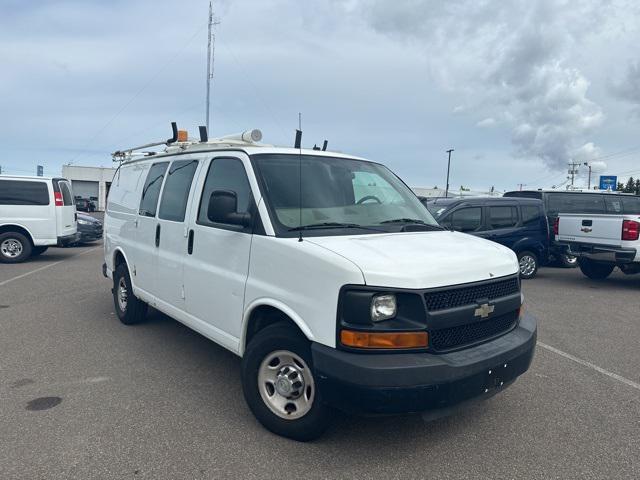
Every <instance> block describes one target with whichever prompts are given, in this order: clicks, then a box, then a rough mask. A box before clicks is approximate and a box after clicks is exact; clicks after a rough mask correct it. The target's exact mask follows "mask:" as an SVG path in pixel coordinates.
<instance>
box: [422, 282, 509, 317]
mask: <svg viewBox="0 0 640 480" xmlns="http://www.w3.org/2000/svg"><path fill="white" fill-rule="evenodd" d="M518 292H519V286H518V278H517V277H512V278H508V279H506V280H499V281H497V282H491V283H482V284H480V285H473V286H470V287H458V288H451V289H449V290H441V291H439V292H427V293H426V294H425V296H424V298H425V300H426V302H427V310H429V311H430V312H434V311H436V310H444V309H445V308H454V307H462V306H464V305H473V304H474V303H477V300H479V299H489V300H493V299H494V298H500V297H506V296H507V295H512V294H514V293H518Z"/></svg>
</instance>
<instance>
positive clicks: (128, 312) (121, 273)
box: [113, 263, 148, 325]
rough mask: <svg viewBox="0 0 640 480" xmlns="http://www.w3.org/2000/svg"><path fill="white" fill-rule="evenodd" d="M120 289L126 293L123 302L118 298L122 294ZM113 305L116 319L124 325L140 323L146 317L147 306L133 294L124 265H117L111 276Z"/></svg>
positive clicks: (127, 271) (127, 270) (129, 278)
mask: <svg viewBox="0 0 640 480" xmlns="http://www.w3.org/2000/svg"><path fill="white" fill-rule="evenodd" d="M121 282H122V283H121ZM120 287H122V288H124V291H125V293H126V296H125V298H124V302H121V301H120V298H119V296H120V295H121V294H122V292H121V290H120ZM113 304H114V306H115V308H116V314H117V315H118V318H119V319H120V321H121V322H122V323H124V324H125V325H134V324H136V323H140V322H142V321H144V319H145V318H146V316H147V308H148V305H147V304H146V303H145V302H143V301H142V300H140V299H139V298H138V297H136V296H135V295H134V294H133V289H132V288H131V277H130V276H129V269H128V268H127V265H126V264H124V263H121V264H120V265H118V266H117V267H116V271H115V272H114V274H113Z"/></svg>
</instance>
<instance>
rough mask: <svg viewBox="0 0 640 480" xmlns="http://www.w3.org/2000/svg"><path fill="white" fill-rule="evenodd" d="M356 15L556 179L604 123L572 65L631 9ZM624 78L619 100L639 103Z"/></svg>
mask: <svg viewBox="0 0 640 480" xmlns="http://www.w3.org/2000/svg"><path fill="white" fill-rule="evenodd" d="M621 10H624V12H621ZM360 13H361V14H362V15H364V16H365V18H367V20H368V23H369V24H370V25H371V27H372V28H373V29H374V30H375V31H377V32H379V33H381V34H384V35H387V36H389V37H391V38H397V39H401V40H402V41H405V42H407V44H408V45H410V46H411V47H412V48H414V49H417V50H420V51H421V52H422V54H423V55H424V56H425V57H426V58H427V59H428V61H429V62H430V65H431V69H430V71H432V72H433V77H434V80H435V81H436V82H437V83H438V84H439V86H440V88H442V89H444V90H449V91H453V92H455V93H457V94H459V95H460V96H461V97H462V98H463V99H464V100H465V101H464V105H465V108H464V110H465V111H467V112H470V113H473V114H474V115H480V116H481V118H482V117H484V118H485V119H484V120H481V121H480V122H478V123H477V126H491V125H493V124H494V123H496V122H501V123H502V122H504V123H505V124H506V125H508V126H509V127H510V129H511V132H512V135H511V138H512V141H513V144H514V146H515V152H514V153H515V155H516V156H517V157H522V158H527V157H537V158H539V159H541V160H543V161H544V162H545V163H546V164H547V165H548V166H550V167H552V168H555V169H559V168H561V167H563V166H564V164H565V162H567V161H569V159H570V158H572V156H574V155H577V154H581V155H582V154H584V146H585V145H586V144H588V143H589V142H590V141H591V135H592V134H593V133H594V131H595V129H597V128H598V127H599V126H601V125H602V123H603V121H604V120H605V115H604V112H603V109H602V107H601V105H599V104H598V103H596V102H595V101H594V100H593V99H592V98H590V96H589V87H590V81H589V80H588V78H587V77H586V74H585V73H584V72H583V71H582V70H581V68H580V67H579V66H578V65H577V63H578V60H579V59H581V58H582V52H581V49H582V47H583V45H584V43H587V42H589V41H590V40H592V39H593V38H594V37H597V36H598V35H603V36H607V35H611V33H610V31H611V30H613V29H614V25H615V22H617V21H619V17H620V16H621V15H622V14H624V15H637V8H635V7H632V6H628V5H625V4H624V3H623V2H616V1H612V2H606V3H604V2H601V1H598V0H593V1H584V0H583V1H568V0H544V1H539V2H530V1H527V0H518V1H509V2H502V1H480V2H479V1H476V0H466V1H458V2H440V1H418V0H396V1H394V2H388V1H384V0H376V1H374V2H371V1H367V2H365V1H362V2H360ZM635 20H636V22H637V17H636V19H635ZM628 77H629V79H631V78H632V77H633V79H634V81H635V82H636V83H635V84H634V85H633V89H632V90H631V89H630V88H627V90H623V89H621V91H624V92H625V94H627V95H633V96H634V98H638V99H640V94H639V93H640V92H637V91H636V88H640V83H637V78H639V77H638V75H637V72H636V74H631V73H629V75H628ZM636 95H637V97H636ZM462 111H463V109H461V108H458V107H456V108H455V109H454V112H456V113H461V112H462ZM594 158H595V157H594Z"/></svg>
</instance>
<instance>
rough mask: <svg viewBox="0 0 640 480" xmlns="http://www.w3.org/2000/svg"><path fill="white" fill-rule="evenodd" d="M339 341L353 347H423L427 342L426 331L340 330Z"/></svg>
mask: <svg viewBox="0 0 640 480" xmlns="http://www.w3.org/2000/svg"><path fill="white" fill-rule="evenodd" d="M340 342H342V344H343V345H344V346H345V347H353V348H388V349H394V348H425V347H426V346H427V344H428V342H429V337H428V335H427V332H398V333H389V332H384V333H378V332H355V331H353V330H342V331H341V332H340Z"/></svg>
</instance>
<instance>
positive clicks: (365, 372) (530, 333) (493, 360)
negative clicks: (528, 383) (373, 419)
mask: <svg viewBox="0 0 640 480" xmlns="http://www.w3.org/2000/svg"><path fill="white" fill-rule="evenodd" d="M536 335H537V329H536V321H535V319H534V318H533V317H531V316H530V315H525V316H524V318H523V319H522V320H521V321H520V323H519V324H518V326H517V327H516V328H515V329H514V330H512V331H511V332H509V333H507V334H506V335H503V336H501V337H499V338H496V339H495V340H492V341H490V342H487V343H483V344H481V345H478V346H476V347H472V348H468V349H465V350H460V351H456V352H451V353H445V354H431V353H399V354H365V353H362V354H360V353H351V352H344V351H341V350H337V349H334V348H330V347H326V346H324V345H320V344H317V343H314V344H313V345H312V354H313V362H314V367H315V370H316V378H317V379H318V382H319V384H320V389H321V391H322V396H323V398H324V399H325V401H326V402H327V403H329V404H331V405H333V406H335V407H337V408H340V409H341V410H345V411H347V412H351V413H363V414H394V413H407V412H420V411H424V410H430V409H436V408H449V407H453V406H455V405H457V404H459V403H462V402H464V401H467V400H472V399H474V398H481V397H483V396H486V397H488V396H491V395H493V394H495V393H496V391H499V390H501V389H503V388H505V387H506V386H508V385H509V384H510V383H512V382H513V381H514V380H515V379H516V378H517V377H518V376H520V375H522V374H523V373H524V372H526V371H527V369H528V368H529V365H530V364H531V360H532V358H533V353H534V350H535V344H536Z"/></svg>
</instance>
